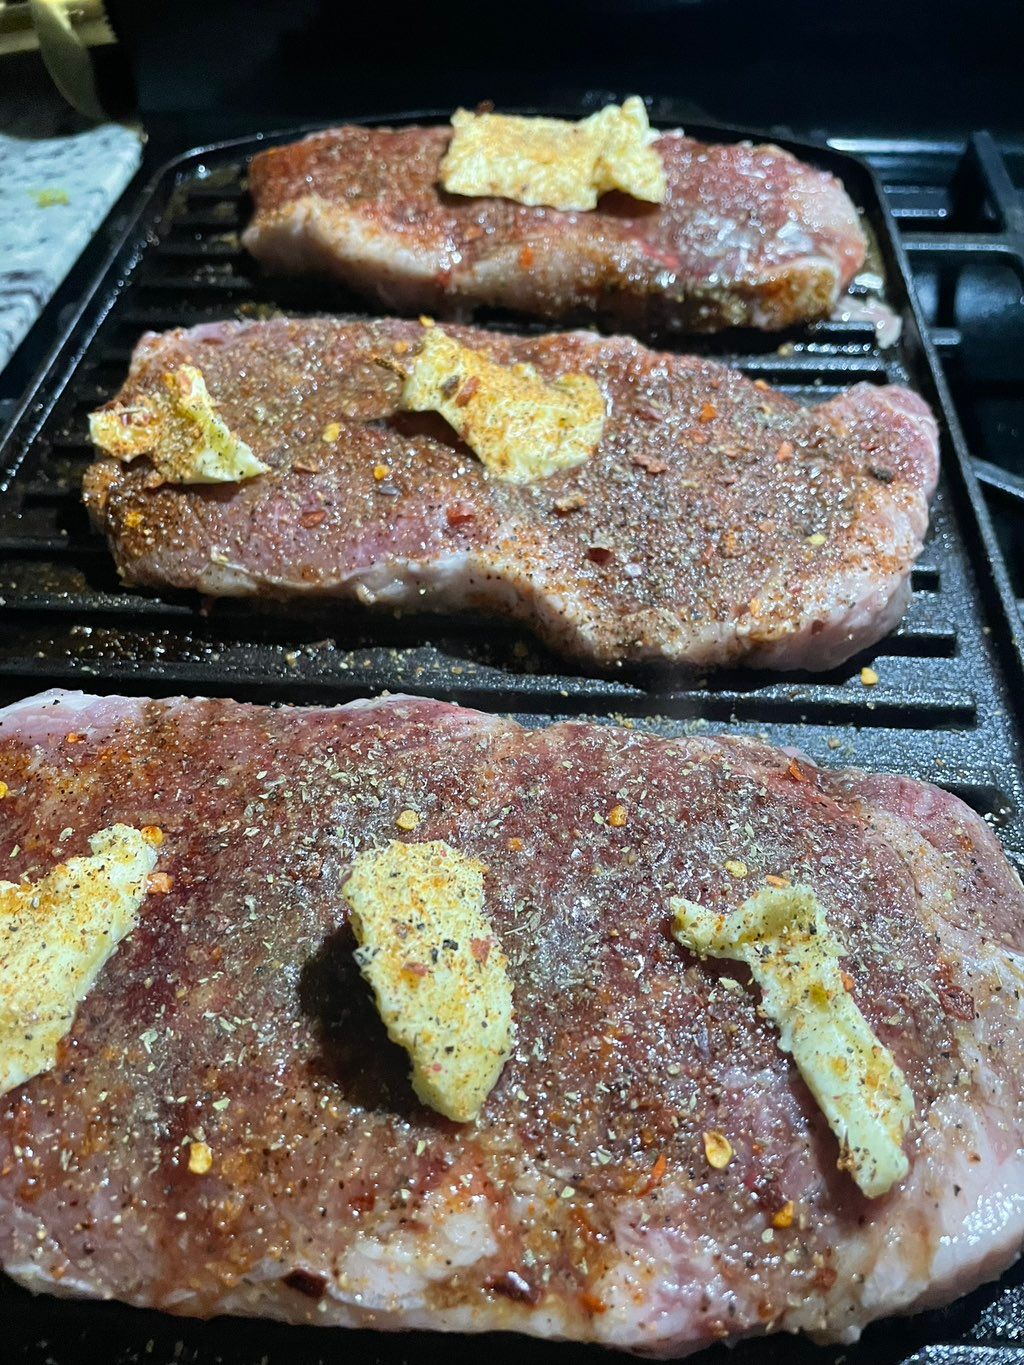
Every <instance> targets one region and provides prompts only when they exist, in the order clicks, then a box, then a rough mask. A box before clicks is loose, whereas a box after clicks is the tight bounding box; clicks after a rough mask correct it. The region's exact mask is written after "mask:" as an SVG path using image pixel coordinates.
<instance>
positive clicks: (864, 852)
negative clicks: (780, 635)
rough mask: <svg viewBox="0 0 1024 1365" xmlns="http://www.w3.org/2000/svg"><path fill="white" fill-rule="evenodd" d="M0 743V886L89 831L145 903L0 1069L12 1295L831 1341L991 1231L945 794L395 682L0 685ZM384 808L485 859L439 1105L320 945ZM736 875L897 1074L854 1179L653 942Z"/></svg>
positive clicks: (753, 1019)
mask: <svg viewBox="0 0 1024 1365" xmlns="http://www.w3.org/2000/svg"><path fill="white" fill-rule="evenodd" d="M0 771H2V772H3V774H4V779H5V781H7V782H8V785H9V788H10V792H9V796H8V797H7V798H6V799H5V800H4V801H3V802H0V848H2V849H3V851H4V854H5V857H6V866H5V875H6V876H8V877H12V878H18V877H19V876H22V875H24V876H27V877H29V878H33V879H34V878H36V877H38V876H39V875H41V874H42V873H43V872H44V871H46V870H47V869H48V868H50V867H51V866H52V865H53V863H54V861H56V860H57V859H58V858H60V857H70V856H74V855H76V854H78V853H80V852H83V851H84V850H85V848H86V840H87V837H88V835H89V834H90V833H92V832H94V831H95V830H96V829H98V828H101V827H104V826H106V825H109V824H110V823H112V822H115V821H122V822H125V823H131V824H135V825H141V824H144V823H145V824H155V825H158V826H159V827H160V828H161V829H162V830H163V831H164V842H163V844H162V845H161V849H160V864H159V866H160V870H161V871H162V872H163V873H164V874H165V876H164V878H163V879H162V884H163V887H164V890H165V894H157V893H156V892H151V893H150V895H149V896H148V898H147V899H146V901H145V903H144V905H143V907H142V911H141V922H140V925H139V927H138V928H137V930H136V931H135V932H134V933H133V934H132V935H131V936H130V937H129V939H127V940H126V941H125V942H124V943H123V944H122V945H121V947H120V948H119V950H118V952H117V953H116V954H115V956H114V957H113V958H112V959H111V961H110V962H109V963H108V965H107V967H106V968H105V969H104V972H103V974H102V976H101V978H100V980H99V982H98V983H97V985H96V987H95V988H94V990H93V991H92V993H91V994H90V995H89V997H88V998H87V999H86V1000H85V1002H84V1003H83V1004H82V1006H81V1007H80V1009H79V1011H78V1015H77V1018H76V1021H75V1024H74V1027H73V1030H72V1033H71V1035H70V1036H69V1038H68V1039H67V1041H66V1044H65V1046H64V1048H63V1050H62V1055H61V1057H60V1059H59V1062H58V1065H57V1066H56V1068H55V1069H54V1070H53V1071H51V1072H50V1073H48V1074H45V1075H41V1076H38V1077H36V1078H35V1079H33V1080H32V1081H30V1082H28V1083H27V1084H26V1085H24V1086H22V1087H21V1088H20V1089H18V1090H16V1091H13V1092H11V1093H10V1094H8V1095H7V1096H5V1097H3V1099H2V1100H0V1264H2V1265H3V1267H4V1269H5V1270H6V1272H7V1273H8V1274H9V1275H11V1276H12V1277H13V1278H15V1279H16V1280H18V1281H19V1282H20V1283H22V1284H23V1285H26V1286H28V1287H29V1288H31V1289H33V1290H45V1291H47V1292H52V1293H55V1294H62V1295H68V1296H77V1297H90V1298H117V1299H121V1300H123V1301H126V1302H128V1303H131V1304H136V1305H140V1306H146V1307H154V1308H159V1309H163V1310H165V1311H169V1312H173V1313H179V1314H189V1315H194V1316H200V1317H205V1316H210V1315H212V1314H217V1313H235V1314H250V1315H262V1316H268V1317H274V1318H279V1319H283V1320H285V1321H290V1322H301V1323H323V1324H341V1325H350V1326H366V1327H377V1328H392V1329H399V1328H424V1327H427V1328H445V1329H452V1330H460V1331H483V1330H491V1329H502V1330H506V1329H507V1330H515V1331H520V1332H526V1333H531V1334H534V1335H537V1336H544V1337H564V1338H570V1339H574V1340H580V1341H598V1342H602V1343H604V1344H606V1345H614V1346H618V1347H623V1348H626V1349H630V1350H636V1351H642V1352H644V1353H647V1354H659V1355H672V1354H683V1353H685V1352H687V1351H689V1350H693V1349H696V1348H698V1347H700V1346H703V1345H706V1344H708V1343H710V1342H713V1341H718V1340H736V1339H739V1338H742V1337H744V1336H749V1335H754V1334H759V1333H762V1332H765V1331H769V1330H776V1331H777V1330H790V1331H797V1330H800V1331H805V1332H809V1333H811V1334H812V1335H814V1336H816V1337H819V1338H824V1339H827V1340H837V1341H851V1340H853V1339H855V1338H856V1336H857V1334H858V1332H859V1331H860V1329H861V1328H862V1327H863V1326H864V1325H865V1324H866V1323H867V1322H869V1321H871V1320H873V1319H874V1318H877V1317H879V1316H881V1315H884V1314H887V1313H893V1312H903V1311H911V1310H914V1309H917V1308H921V1307H924V1306H926V1305H931V1304H937V1303H942V1302H945V1301H947V1300H948V1299H950V1298H952V1297H953V1296H955V1295H956V1294H957V1293H961V1292H965V1291H966V1290H968V1289H970V1288H971V1287H973V1286H974V1285H975V1284H977V1283H978V1282H980V1281H982V1280H984V1279H986V1278H989V1277H991V1276H994V1275H996V1274H998V1273H999V1272H1000V1271H1001V1270H1002V1269H1003V1268H1004V1267H1005V1266H1006V1265H1007V1264H1008V1263H1009V1262H1010V1261H1011V1260H1013V1259H1014V1257H1016V1255H1017V1253H1018V1250H1019V1246H1020V1241H1021V1235H1022V1231H1024V1165H1022V1154H1021V1141H1020V1139H1021V1120H1022V1111H1021V1105H1022V1096H1021V1075H1022V1068H1021V1041H1022V1025H1021V1005H1020V1000H1019V983H1020V979H1021V972H1022V970H1024V957H1022V948H1024V944H1022V941H1021V939H1022V929H1021V926H1022V924H1024V891H1022V888H1021V885H1020V881H1019V879H1018V878H1017V877H1016V874H1015V873H1014V872H1013V871H1012V870H1011V868H1010V866H1009V864H1008V863H1007V861H1006V859H1005V857H1004V855H1003V853H1002V851H1001V849H1000V847H999V845H998V842H997V840H996V839H995V836H994V835H993V834H992V832H991V831H990V830H989V829H988V828H987V827H986V825H985V824H984V822H983V821H981V820H980V819H979V817H978V816H977V815H975V814H974V813H973V812H972V811H970V810H969V809H968V808H967V807H966V806H964V805H963V804H962V803H961V802H960V801H958V800H957V799H956V798H954V797H952V796H950V795H949V794H947V793H945V792H942V791H940V790H938V789H936V788H934V787H930V786H927V785H925V784H921V783H917V782H913V781H910V780H908V779H904V778H899V777H888V776H870V775H867V774H864V773H861V772H856V771H841V770H837V771H825V770H822V769H819V768H816V767H815V766H814V765H813V764H811V763H809V762H807V761H805V760H803V759H800V758H794V757H793V756H792V755H791V754H790V753H784V752H781V751H779V750H776V749H773V748H770V747H769V746H767V745H764V744H762V743H759V742H754V741H748V740H740V739H730V738H727V737H721V738H718V739H704V738H702V739H681V740H675V741H670V740H664V739H660V738H656V737H653V736H650V735H646V734H642V733H640V732H637V731H628V730H621V729H615V728H612V727H604V726H597V725H585V724H562V725H556V726H553V727H551V728H549V729H543V730H537V731H531V730H524V729H522V728H521V727H519V726H518V725H516V724H514V723H513V722H510V721H507V720H502V719H498V718H494V717H489V716H484V715H480V714H478V713H474V712H471V711H464V710H461V709H459V708H457V707H452V706H448V705H445V704H443V703H439V702H433V701H427V700H421V699H414V698H400V697H396V698H390V699H388V700H381V701H372V702H359V703H354V704H352V705H350V706H347V707H341V708H337V709H334V710H323V709H302V710H296V709H289V708H284V709H280V710H278V709H270V708H260V707H254V706H243V705H239V704H236V703H233V702H228V701H189V700H184V699H177V700H171V701H161V702H153V701H146V700H139V699H128V698H118V697H110V698H96V697H88V696H83V695H82V694H74V693H54V694H46V695H43V696H40V697H36V698H32V699H29V700H28V701H25V702H22V703H20V704H18V705H15V706H11V707H9V708H7V709H6V710H5V711H3V712H0ZM614 805H621V806H623V807H624V809H625V811H626V819H625V822H624V823H620V822H618V821H616V822H614V823H612V822H609V821H608V819H607V814H608V811H609V810H610V808H612V807H613V806H614ZM408 808H412V809H415V810H417V811H418V812H419V813H420V816H421V820H420V823H419V825H418V827H417V829H416V832H415V835H414V836H411V837H413V838H415V839H416V840H421V839H422V840H431V839H444V840H446V841H447V842H448V843H450V844H451V845H452V846H453V847H456V848H458V849H459V850H460V851H462V852H464V853H466V854H468V855H470V856H472V857H474V858H478V859H480V860H481V861H482V862H483V863H484V864H485V866H486V868H487V873H486V876H485V897H486V909H487V913H488V916H489V918H490V920H491V922H492V923H493V925H494V929H495V933H496V934H497V936H498V938H499V939H500V940H501V942H502V944H503V946H504V947H505V949H506V951H507V952H508V955H509V959H510V964H511V965H510V972H511V976H512V980H513V986H514V993H515V1013H516V1018H517V1022H518V1030H519V1036H518V1044H517V1048H516V1052H515V1054H514V1056H513V1057H512V1059H511V1060H510V1061H509V1063H508V1064H507V1065H506V1067H505V1070H504V1072H503V1074H502V1076H501V1078H500V1079H499V1081H498V1083H497V1085H496V1087H495V1089H494V1090H493V1091H492V1093H491V1095H490V1096H489V1098H488V1100H487V1102H486V1104H485V1106H484V1109H483V1112H482V1114H481V1117H480V1119H479V1120H478V1121H477V1122H476V1123H475V1124H473V1125H464V1126H459V1125H455V1124H452V1123H450V1122H448V1121H447V1120H444V1119H442V1118H440V1117H439V1116H438V1115H436V1114H434V1113H432V1112H430V1111H429V1110H425V1109H423V1108H421V1107H420V1106H419V1105H418V1104H417V1103H416V1102H415V1099H414V1097H413V1096H412V1093H411V1089H410V1087H409V1083H408V1080H407V1076H406V1072H407V1067H406V1064H405V1058H404V1056H403V1055H401V1054H399V1053H397V1050H396V1049H395V1048H394V1047H392V1046H391V1045H390V1044H389V1043H388V1042H387V1040H386V1038H385V1036H384V1033H383V1028H382V1026H381V1025H380V1022H379V1020H378V1019H377V1017H376V1015H375V1014H374V1012H373V1009H372V1006H370V1004H369V1002H368V999H367V996H366V991H365V989H364V987H363V986H362V984H361V981H360V978H359V975H358V970H357V968H356V967H355V964H354V962H353V959H352V948H353V941H352V938H351V934H350V931H349V929H348V926H347V924H346V902H345V900H344V896H343V895H342V892H341V887H342V885H343V883H344V880H345V876H346V870H347V868H348V867H349V866H350V865H351V860H352V858H353V857H354V856H355V854H356V853H357V852H358V851H360V850H362V849H365V848H368V847H373V846H375V845H378V844H381V843H383V842H385V841H387V840H388V839H391V838H395V837H398V836H399V833H400V831H399V830H398V828H397V827H396V819H397V816H398V814H399V812H400V811H402V810H403V809H408ZM737 857H739V858H742V859H743V861H744V863H745V866H746V869H747V875H746V877H744V878H742V879H737V878H736V877H735V876H734V875H732V874H731V873H730V872H729V871H728V870H727V868H726V866H725V864H726V862H727V860H734V859H736V858H737ZM767 876H776V877H778V876H787V877H792V878H793V879H794V880H799V881H801V882H806V883H808V884H810V885H811V886H812V887H813V888H814V889H815V891H816V892H817V894H818V896H819V898H820V900H821V901H822V903H823V905H824V906H825V909H826V912H827V914H828V916H829V922H830V924H831V925H832V926H834V928H835V929H836V930H837V931H838V932H840V933H841V935H842V937H843V938H844V940H845V942H846V944H847V947H848V951H849V955H848V958H846V959H845V960H844V967H845V970H846V971H847V972H848V974H849V976H850V979H851V986H850V989H851V990H852V992H853V994H854V997H855V999H856V1000H857V1003H858V1004H859V1005H860V1007H861V1009H862V1010H863V1012H864V1014H865V1015H866V1017H867V1019H868V1021H869V1023H870V1024H871V1026H872V1027H873V1028H874V1030H875V1031H876V1033H877V1034H878V1036H879V1038H880V1039H881V1040H882V1041H883V1042H884V1043H885V1045H886V1046H887V1047H888V1048H889V1049H890V1050H891V1051H892V1053H893V1054H894V1057H895V1059H896V1062H897V1063H898V1064H899V1066H900V1067H901V1068H902V1070H903V1072H904V1074H905V1075H906V1078H907V1082H908V1084H909V1085H910V1088H911V1090H912V1092H913V1094H914V1098H915V1104H916V1116H915V1119H914V1121H913V1124H912V1128H911V1131H910V1133H909V1135H908V1138H907V1142H906V1150H907V1154H908V1157H909V1158H910V1163H911V1165H910V1174H909V1175H908V1177H907V1179H906V1180H905V1181H904V1182H903V1183H902V1184H901V1185H899V1186H897V1187H895V1188H894V1189H893V1190H892V1191H891V1192H890V1193H889V1194H888V1195H886V1196H885V1197H883V1198H881V1199H878V1200H874V1201H870V1200H867V1199H865V1198H864V1197H863V1196H862V1195H861V1194H860V1193H859V1191H858V1190H857V1189H856V1187H855V1186H854V1185H853V1183H852V1181H851V1180H850V1179H849V1177H848V1176H846V1175H844V1174H843V1173H842V1172H841V1171H839V1170H837V1168H836V1162H837V1158H838V1156H839V1150H838V1146H837V1143H836V1140H835V1138H834V1137H833V1135H832V1134H831V1132H830V1131H829V1130H828V1128H827V1126H826V1125H825V1123H824V1121H823V1119H822V1116H821V1114H820V1112H819V1111H818V1109H817V1107H816V1106H815V1104H814V1103H813V1101H812V1100H811V1098H810V1096H809V1094H808V1093H807V1091H806V1090H805V1088H804V1086H803V1084H802V1082H801V1081H800V1079H799V1076H798V1075H797V1073H796V1072H795V1069H794V1067H793V1065H792V1062H791V1060H790V1059H789V1058H787V1057H786V1056H785V1055H784V1054H782V1053H781V1052H780V1050H779V1048H778V1044H777V1035H776V1034H775V1032H774V1030H773V1028H772V1026H771V1025H770V1024H769V1023H768V1022H767V1021H766V1020H765V1019H763V1018H762V1017H761V1016H760V1015H759V1013H758V1010H757V1007H756V1006H757V1000H756V996H755V995H754V994H753V992H752V991H751V990H750V989H749V988H748V987H746V986H744V984H743V982H742V977H741V973H740V970H739V969H737V968H735V967H732V966H722V965H721V964H718V965H715V964H712V963H702V962H699V961H697V960H695V959H694V958H693V957H691V956H690V955H688V954H687V953H685V952H684V951H683V950H681V949H680V948H679V947H678V945H677V944H675V943H674V942H673V941H672V939H671V937H670V935H669V933H668V932H667V923H668V903H669V898H670V897H671V896H673V895H678V894H682V895H685V896H686V897H688V898H689V899H693V900H696V901H697V902H698V903H700V904H702V905H705V906H707V907H709V908H716V909H720V910H722V911H727V910H729V909H731V908H734V907H736V906H738V905H739V904H740V903H741V902H742V901H743V900H744V899H745V898H746V896H747V895H749V894H750V893H751V891H752V890H754V889H756V888H757V887H758V886H760V885H762V884H763V883H764V879H765V878H766V877H767ZM708 1131H717V1132H721V1133H723V1134H725V1135H726V1136H727V1137H728V1139H729V1141H730V1143H731V1145H732V1148H733V1158H732V1160H731V1161H730V1162H729V1164H728V1165H727V1167H725V1169H713V1168H712V1167H711V1166H710V1165H709V1164H708V1162H707V1160H706V1158H705V1153H704V1146H703V1134H704V1133H706V1132H708ZM195 1141H203V1142H205V1143H206V1144H207V1146H208V1147H209V1149H210V1153H211V1154H212V1163H211V1168H210V1170H209V1171H208V1172H207V1173H206V1174H193V1173H191V1172H190V1170H189V1158H188V1151H189V1146H190V1144H191V1143H192V1142H195ZM790 1201H792V1210H791V1212H792V1215H793V1216H792V1219H791V1221H790V1223H789V1225H788V1226H783V1225H782V1224H783V1223H784V1222H785V1220H784V1219H783V1220H782V1222H781V1223H780V1220H779V1219H778V1218H777V1216H776V1215H777V1214H778V1212H779V1210H780V1209H782V1208H784V1207H785V1206H786V1205H787V1204H788V1203H789V1202H790Z"/></svg>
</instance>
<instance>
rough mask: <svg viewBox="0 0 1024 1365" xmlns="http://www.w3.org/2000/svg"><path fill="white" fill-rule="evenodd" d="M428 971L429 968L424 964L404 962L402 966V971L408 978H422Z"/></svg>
mask: <svg viewBox="0 0 1024 1365" xmlns="http://www.w3.org/2000/svg"><path fill="white" fill-rule="evenodd" d="M429 970H430V968H429V967H428V966H427V964H426V963H425V962H404V963H403V964H402V971H403V972H406V973H408V975H409V976H418V977H424V976H426V974H427V972H428V971H429Z"/></svg>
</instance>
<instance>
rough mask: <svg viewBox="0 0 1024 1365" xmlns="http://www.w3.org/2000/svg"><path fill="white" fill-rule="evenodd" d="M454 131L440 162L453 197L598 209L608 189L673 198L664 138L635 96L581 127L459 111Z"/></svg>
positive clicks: (646, 197)
mask: <svg viewBox="0 0 1024 1365" xmlns="http://www.w3.org/2000/svg"><path fill="white" fill-rule="evenodd" d="M452 128H453V129H454V133H453V136H452V140H451V142H450V144H449V146H448V151H447V153H446V154H445V156H444V159H443V160H442V162H441V184H442V186H443V187H444V188H445V189H446V190H448V192H449V193H450V194H464V195H487V196H497V197H499V198H502V199H514V200H515V201H516V202H517V203H519V204H527V205H530V206H531V207H533V206H536V205H539V204H545V205H547V206H548V207H550V208H556V209H592V208H595V207H596V206H597V200H598V196H599V195H601V194H604V193H605V192H606V191H607V190H624V191H625V192H626V193H627V194H631V195H632V196H633V198H634V199H644V200H647V201H648V202H650V203H654V204H660V203H663V202H664V199H665V195H666V193H667V185H666V181H665V167H664V166H663V165H662V161H661V158H660V156H659V155H658V153H657V152H656V151H655V150H654V148H653V147H652V145H651V144H652V143H653V142H656V141H657V137H658V135H657V133H655V132H653V131H652V130H651V127H650V124H649V123H648V122H647V110H646V109H645V108H644V102H643V100H641V99H640V98H639V97H638V96H636V95H632V96H630V98H629V99H627V100H626V101H625V103H624V104H622V105H621V106H619V105H615V104H609V105H606V106H605V108H604V109H601V110H599V111H598V112H597V113H596V114H591V115H590V117H589V118H585V119H582V120H580V122H578V123H572V122H569V121H568V120H565V119H555V118H523V117H520V116H518V115H508V114H473V113H470V112H469V110H467V109H459V110H457V111H456V112H455V114H453V115H452Z"/></svg>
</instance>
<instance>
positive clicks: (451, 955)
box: [344, 840, 513, 1123]
mask: <svg viewBox="0 0 1024 1365" xmlns="http://www.w3.org/2000/svg"><path fill="white" fill-rule="evenodd" d="M344 893H345V896H346V898H347V900H348V903H349V905H350V907H351V910H352V929H353V931H354V933H355V936H356V940H357V942H358V943H359V947H358V948H357V949H356V961H357V962H358V964H359V968H360V970H361V972H362V973H363V976H365V977H366V979H367V981H368V982H369V983H370V985H371V987H372V988H373V993H374V995H375V996H376V999H377V1008H378V1010H379V1011H380V1017H381V1019H382V1020H383V1021H384V1025H385V1027H386V1028H387V1031H388V1035H389V1037H390V1038H391V1039H392V1040H393V1041H394V1042H396V1043H398V1044H400V1046H402V1047H404V1048H405V1050H406V1052H408V1054H409V1057H410V1058H411V1060H412V1084H413V1089H414V1090H415V1091H416V1094H417V1095H418V1096H419V1098H420V1099H421V1100H422V1101H423V1103H424V1104H428V1105H430V1107H431V1108H432V1109H436V1110H437V1111H438V1113H441V1114H444V1115H445V1116H446V1117H447V1118H450V1119H455V1121H456V1122H458V1123H468V1122H469V1121H470V1120H471V1119H474V1118H476V1116H477V1114H479V1112H480V1109H481V1106H482V1105H483V1103H484V1100H486V1098H487V1096H488V1095H489V1094H490V1092H491V1089H492V1088H493V1086H494V1083H495V1081H497V1079H498V1077H499V1076H500V1075H501V1069H502V1067H503V1066H504V1065H505V1063H506V1062H507V1061H508V1058H509V1056H510V1055H511V1052H512V1045H513V1031H512V983H511V981H510V980H509V976H508V963H507V961H506V959H505V955H504V953H503V952H502V951H501V948H500V947H499V945H498V943H497V941H496V939H495V936H494V931H493V929H492V928H491V925H490V921H489V920H488V919H487V916H486V914H485V913H484V908H483V905H484V883H483V866H482V865H481V864H480V863H478V862H476V861H475V859H473V858H467V857H466V856H465V855H464V854H461V853H459V852H457V851H456V850H455V849H454V848H452V847H450V845H448V844H446V843H444V842H443V841H440V840H436V841H433V842H430V843H422V844H403V843H398V842H396V841H392V842H391V843H389V844H388V846H387V847H386V848H382V849H374V850H370V851H368V852H366V853H360V854H359V855H358V856H357V857H356V858H355V860H354V862H353V864H352V875H351V876H350V877H349V880H348V881H347V882H346V884H345V887H344Z"/></svg>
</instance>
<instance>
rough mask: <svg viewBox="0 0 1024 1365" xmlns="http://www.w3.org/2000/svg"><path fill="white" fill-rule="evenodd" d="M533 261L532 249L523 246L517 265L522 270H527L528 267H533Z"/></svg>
mask: <svg viewBox="0 0 1024 1365" xmlns="http://www.w3.org/2000/svg"><path fill="white" fill-rule="evenodd" d="M533 260H534V256H533V247H532V246H524V247H523V248H522V250H521V251H520V252H519V264H520V265H521V266H522V267H523V269H524V270H529V268H530V266H531V265H533Z"/></svg>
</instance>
